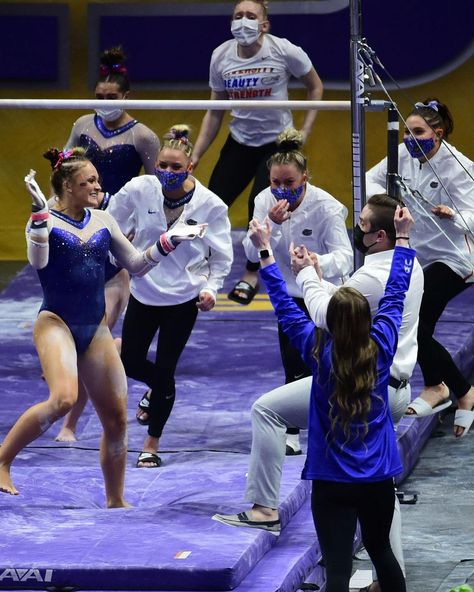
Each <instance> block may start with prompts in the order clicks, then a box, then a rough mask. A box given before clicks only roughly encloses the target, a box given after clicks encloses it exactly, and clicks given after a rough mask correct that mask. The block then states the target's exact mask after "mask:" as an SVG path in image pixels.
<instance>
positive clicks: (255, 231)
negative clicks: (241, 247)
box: [249, 218, 271, 249]
mask: <svg viewBox="0 0 474 592" xmlns="http://www.w3.org/2000/svg"><path fill="white" fill-rule="evenodd" d="M270 236H271V227H270V221H269V220H268V218H265V220H264V221H263V224H260V222H259V221H258V220H257V218H252V220H250V222H249V238H250V240H251V241H252V244H253V246H254V247H255V248H256V249H268V248H270Z"/></svg>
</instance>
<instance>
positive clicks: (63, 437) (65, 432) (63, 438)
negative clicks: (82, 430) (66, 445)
mask: <svg viewBox="0 0 474 592" xmlns="http://www.w3.org/2000/svg"><path fill="white" fill-rule="evenodd" d="M54 439H55V440H56V442H77V438H76V434H75V432H74V430H71V428H68V427H65V426H63V427H62V428H61V429H60V430H59V433H58V435H57V436H56V438H54Z"/></svg>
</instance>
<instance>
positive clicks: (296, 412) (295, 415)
mask: <svg viewBox="0 0 474 592" xmlns="http://www.w3.org/2000/svg"><path fill="white" fill-rule="evenodd" d="M312 380H313V378H312V377H311V376H309V377H307V378H302V379H301V380H297V381H295V382H291V383H290V384H285V385H283V386H280V387H278V388H276V389H273V390H272V391H270V392H268V393H265V394H264V395H262V396H261V397H260V398H258V399H257V400H256V401H255V403H254V404H253V405H252V411H251V418H252V448H251V451H250V465H249V470H248V476H247V487H246V491H245V499H246V500H247V501H248V502H251V503H253V504H258V505H260V506H265V507H267V508H278V505H279V497H280V482H281V472H282V466H283V462H284V460H285V451H286V429H287V428H300V429H307V428H308V415H309V401H310V393H311V382H312ZM388 396H389V403H390V411H391V413H392V418H393V422H394V424H396V423H397V422H398V421H399V420H400V419H401V417H402V416H403V414H404V412H405V409H406V408H407V406H408V404H409V403H410V400H411V389H410V385H409V384H407V385H406V386H405V387H404V388H402V389H398V390H396V389H394V388H393V387H388ZM390 543H391V546H392V550H393V552H394V554H395V557H396V558H397V560H398V562H399V564H400V567H401V568H402V571H403V572H405V569H404V560H403V551H402V544H401V515H400V505H399V502H398V499H396V502H395V512H394V514H393V521H392V528H391V531H390Z"/></svg>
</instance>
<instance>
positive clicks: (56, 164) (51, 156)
mask: <svg viewBox="0 0 474 592" xmlns="http://www.w3.org/2000/svg"><path fill="white" fill-rule="evenodd" d="M43 156H44V158H46V159H47V160H49V161H50V163H51V167H52V169H53V172H52V174H51V185H52V187H53V189H54V192H55V193H56V195H57V196H58V197H61V194H62V192H63V184H64V181H67V180H69V179H71V177H73V176H74V175H75V174H76V173H77V171H78V170H79V169H81V168H82V167H83V166H85V165H86V164H87V163H89V162H90V160H89V159H88V158H87V157H86V155H85V150H84V148H80V147H76V148H72V149H71V150H65V151H64V152H63V151H62V150H59V149H58V148H49V149H48V150H47V151H46V152H44V154H43Z"/></svg>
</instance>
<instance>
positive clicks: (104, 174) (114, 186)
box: [79, 115, 142, 195]
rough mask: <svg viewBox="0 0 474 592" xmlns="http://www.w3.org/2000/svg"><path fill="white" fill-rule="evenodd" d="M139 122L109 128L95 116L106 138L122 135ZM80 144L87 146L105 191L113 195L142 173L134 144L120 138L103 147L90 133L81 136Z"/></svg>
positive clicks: (98, 126) (87, 151)
mask: <svg viewBox="0 0 474 592" xmlns="http://www.w3.org/2000/svg"><path fill="white" fill-rule="evenodd" d="M137 123H138V121H137V120H136V119H134V120H133V121H129V122H128V123H126V124H125V125H122V126H121V127H119V128H117V129H115V130H109V129H108V128H106V127H105V125H104V123H103V121H102V119H101V118H100V117H99V116H98V115H95V117H94V124H95V126H96V128H97V129H98V130H99V132H100V133H101V134H102V136H103V137H104V138H113V137H115V136H120V134H123V133H125V132H126V131H128V130H129V129H131V128H132V127H134V126H135V125H136V124H137ZM79 145H80V146H82V147H83V148H85V150H86V154H87V157H88V158H89V159H90V160H91V162H92V164H93V165H94V166H95V168H96V169H97V171H98V173H99V175H100V183H101V186H102V190H103V191H108V192H109V193H111V194H112V195H113V194H114V193H117V191H118V190H119V189H121V188H122V187H123V186H124V185H125V183H127V181H130V179H132V178H133V177H138V175H139V174H140V169H141V167H142V160H141V157H140V155H139V154H138V152H137V150H136V148H135V146H134V145H133V144H128V143H127V144H126V143H123V142H120V139H119V138H118V140H117V144H114V145H112V146H108V147H107V148H101V147H100V146H99V144H97V142H95V140H93V139H92V138H91V137H90V136H89V135H87V134H85V133H82V134H81V135H80V137H79Z"/></svg>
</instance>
